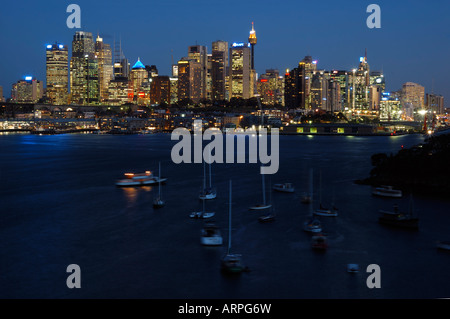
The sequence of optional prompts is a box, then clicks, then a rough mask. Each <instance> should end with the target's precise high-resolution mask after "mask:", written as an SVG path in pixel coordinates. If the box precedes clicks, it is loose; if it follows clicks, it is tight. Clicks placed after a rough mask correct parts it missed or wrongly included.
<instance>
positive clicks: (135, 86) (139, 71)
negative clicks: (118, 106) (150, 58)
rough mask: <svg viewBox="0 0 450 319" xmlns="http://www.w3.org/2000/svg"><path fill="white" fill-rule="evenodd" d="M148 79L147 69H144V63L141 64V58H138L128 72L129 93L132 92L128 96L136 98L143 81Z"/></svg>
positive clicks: (132, 98)
mask: <svg viewBox="0 0 450 319" xmlns="http://www.w3.org/2000/svg"><path fill="white" fill-rule="evenodd" d="M147 80H148V71H147V70H146V69H145V66H144V64H142V62H141V60H140V59H139V58H138V60H137V61H136V63H135V64H134V65H133V67H132V68H131V73H130V89H131V90H130V92H129V93H130V94H131V93H132V94H133V96H132V97H131V96H130V99H131V100H137V98H138V96H139V93H140V90H141V86H142V84H143V83H144V82H146V81H147Z"/></svg>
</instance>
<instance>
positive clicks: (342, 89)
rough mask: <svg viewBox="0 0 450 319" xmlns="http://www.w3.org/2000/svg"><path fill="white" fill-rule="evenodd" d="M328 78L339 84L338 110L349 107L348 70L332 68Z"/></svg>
mask: <svg viewBox="0 0 450 319" xmlns="http://www.w3.org/2000/svg"><path fill="white" fill-rule="evenodd" d="M330 78H331V79H332V80H333V81H334V82H335V83H337V84H338V86H339V106H340V110H339V111H344V110H345V109H346V108H347V109H348V108H349V106H348V103H349V85H348V84H349V82H348V72H347V71H338V70H333V71H331V73H330ZM335 111H337V110H335Z"/></svg>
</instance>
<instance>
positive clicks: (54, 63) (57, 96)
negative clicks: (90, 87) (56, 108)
mask: <svg viewBox="0 0 450 319" xmlns="http://www.w3.org/2000/svg"><path fill="white" fill-rule="evenodd" d="M46 82H47V91H46V96H47V100H48V103H50V104H54V105H63V104H67V103H68V94H69V91H68V90H69V54H68V49H67V46H66V45H63V44H60V43H55V44H49V45H47V47H46Z"/></svg>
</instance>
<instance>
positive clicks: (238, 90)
mask: <svg viewBox="0 0 450 319" xmlns="http://www.w3.org/2000/svg"><path fill="white" fill-rule="evenodd" d="M252 75H254V73H253V72H252V68H251V49H250V44H248V43H236V42H235V43H233V44H232V45H231V48H230V53H229V92H230V93H229V96H230V99H231V98H243V99H249V98H251V97H253V96H254V88H253V86H252V84H253V81H252V80H251V77H252Z"/></svg>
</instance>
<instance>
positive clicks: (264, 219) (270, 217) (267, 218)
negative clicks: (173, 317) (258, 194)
mask: <svg viewBox="0 0 450 319" xmlns="http://www.w3.org/2000/svg"><path fill="white" fill-rule="evenodd" d="M269 196H270V198H269V202H270V203H272V193H270V195H269ZM275 217H276V212H275V207H274V205H273V204H272V209H271V211H270V213H269V214H268V215H265V216H261V217H259V218H258V220H259V221H260V222H261V223H269V222H273V221H275Z"/></svg>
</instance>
